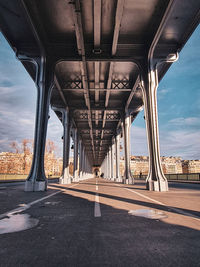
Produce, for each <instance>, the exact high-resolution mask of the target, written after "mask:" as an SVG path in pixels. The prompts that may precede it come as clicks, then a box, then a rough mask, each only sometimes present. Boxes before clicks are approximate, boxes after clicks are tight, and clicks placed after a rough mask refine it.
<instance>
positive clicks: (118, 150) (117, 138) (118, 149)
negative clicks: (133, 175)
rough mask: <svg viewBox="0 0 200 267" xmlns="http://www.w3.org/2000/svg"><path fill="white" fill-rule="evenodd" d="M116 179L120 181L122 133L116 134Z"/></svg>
mask: <svg viewBox="0 0 200 267" xmlns="http://www.w3.org/2000/svg"><path fill="white" fill-rule="evenodd" d="M115 159H116V181H117V182H120V181H121V177H120V133H119V132H118V133H117V135H116V136H115Z"/></svg>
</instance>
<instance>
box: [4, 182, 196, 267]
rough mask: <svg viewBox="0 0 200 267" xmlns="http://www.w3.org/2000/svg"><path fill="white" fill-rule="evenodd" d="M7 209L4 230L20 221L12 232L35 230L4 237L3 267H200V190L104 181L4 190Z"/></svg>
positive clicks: (18, 186) (7, 188)
mask: <svg viewBox="0 0 200 267" xmlns="http://www.w3.org/2000/svg"><path fill="white" fill-rule="evenodd" d="M0 203H1V206H0V232H1V231H6V229H7V228H9V223H10V220H11V221H12V220H13V219H15V221H14V227H13V226H12V227H10V228H9V229H11V230H12V228H13V229H14V230H16V229H17V227H21V226H22V228H23V226H24V225H25V226H27V225H28V227H31V224H32V226H34V227H33V228H30V229H27V230H24V231H20V232H13V233H4V234H1V235H0V266H2V267H6V266H37V267H38V266H59V267H60V266H67V267H68V266H69V267H71V266H72V267H73V266H101V267H103V266H122V267H126V266H131V267H132V266H141V267H143V266H148V267H149V266H153V267H154V266H155V267H156V266H159V267H160V266H181V267H182V266H187V267H188V266H192V267H193V266H200V231H199V230H200V185H193V184H192V185H189V184H188V185H187V184H186V185H185V184H184V185H182V184H178V183H177V184H176V183H170V191H169V192H166V193H159V192H149V191H146V190H145V186H144V183H143V182H139V181H138V182H136V184H135V185H122V184H116V183H111V182H108V181H106V180H103V179H90V180H86V181H82V182H80V183H74V184H72V185H69V186H63V185H59V184H51V185H50V186H49V190H48V191H47V192H34V193H30V192H29V193H27V192H24V191H23V185H13V186H8V187H7V186H6V185H3V186H0ZM152 218H153V219H152ZM6 220H7V221H6ZM29 220H30V221H29ZM2 222H6V226H5V224H3V226H2V224H1V223H2ZM3 227H4V228H3Z"/></svg>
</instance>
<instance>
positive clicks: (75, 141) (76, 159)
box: [73, 128, 78, 182]
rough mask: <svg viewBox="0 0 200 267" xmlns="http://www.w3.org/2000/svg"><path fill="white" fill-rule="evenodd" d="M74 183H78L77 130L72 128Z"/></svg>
mask: <svg viewBox="0 0 200 267" xmlns="http://www.w3.org/2000/svg"><path fill="white" fill-rule="evenodd" d="M73 176H74V182H77V181H78V132H77V129H76V128H74V171H73Z"/></svg>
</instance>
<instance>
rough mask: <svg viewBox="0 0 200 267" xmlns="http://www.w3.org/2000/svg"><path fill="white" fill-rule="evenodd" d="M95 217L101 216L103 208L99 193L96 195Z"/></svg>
mask: <svg viewBox="0 0 200 267" xmlns="http://www.w3.org/2000/svg"><path fill="white" fill-rule="evenodd" d="M94 217H101V209H100V204H99V194H96V195H95V203H94Z"/></svg>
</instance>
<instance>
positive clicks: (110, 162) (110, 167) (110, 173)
mask: <svg viewBox="0 0 200 267" xmlns="http://www.w3.org/2000/svg"><path fill="white" fill-rule="evenodd" d="M109 179H110V180H111V179H112V148H111V146H110V147H109Z"/></svg>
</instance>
